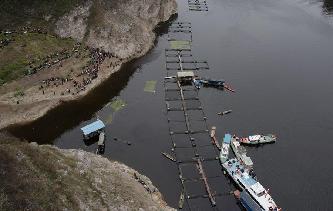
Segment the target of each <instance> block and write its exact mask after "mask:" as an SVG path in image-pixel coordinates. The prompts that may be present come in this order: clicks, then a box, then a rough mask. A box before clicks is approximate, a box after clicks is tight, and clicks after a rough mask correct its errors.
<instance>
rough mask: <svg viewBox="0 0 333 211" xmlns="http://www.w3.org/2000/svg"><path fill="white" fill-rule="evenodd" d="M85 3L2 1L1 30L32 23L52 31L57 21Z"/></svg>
mask: <svg viewBox="0 0 333 211" xmlns="http://www.w3.org/2000/svg"><path fill="white" fill-rule="evenodd" d="M83 1H84V0H52V1H47V0H24V1H21V0H2V1H1V3H0V20H1V21H0V28H15V27H17V26H24V25H26V24H27V22H30V23H32V24H33V25H36V26H40V27H43V28H49V29H52V28H53V27H54V26H53V23H54V22H55V20H57V19H58V18H59V17H60V16H62V15H64V14H65V13H67V12H69V11H70V10H71V9H72V8H73V7H75V6H77V5H78V4H80V3H82V2H83ZM46 17H48V18H49V20H48V18H46Z"/></svg>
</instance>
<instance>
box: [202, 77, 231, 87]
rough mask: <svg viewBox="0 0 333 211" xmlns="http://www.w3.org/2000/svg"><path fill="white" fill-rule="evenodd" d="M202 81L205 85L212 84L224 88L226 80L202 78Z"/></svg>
mask: <svg viewBox="0 0 333 211" xmlns="http://www.w3.org/2000/svg"><path fill="white" fill-rule="evenodd" d="M201 83H202V84H203V85H204V86H212V87H217V88H224V83H225V81H224V80H220V79H202V80H201Z"/></svg>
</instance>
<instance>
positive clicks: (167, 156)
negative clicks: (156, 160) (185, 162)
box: [162, 152, 177, 162]
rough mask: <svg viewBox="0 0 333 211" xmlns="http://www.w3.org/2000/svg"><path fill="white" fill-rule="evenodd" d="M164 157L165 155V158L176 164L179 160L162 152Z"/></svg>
mask: <svg viewBox="0 0 333 211" xmlns="http://www.w3.org/2000/svg"><path fill="white" fill-rule="evenodd" d="M162 155H164V157H166V158H168V159H169V160H171V161H173V162H176V161H177V160H176V159H175V158H174V157H172V156H171V155H169V154H168V153H166V152H162Z"/></svg>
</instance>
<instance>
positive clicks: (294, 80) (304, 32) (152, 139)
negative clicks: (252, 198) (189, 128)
mask: <svg viewBox="0 0 333 211" xmlns="http://www.w3.org/2000/svg"><path fill="white" fill-rule="evenodd" d="M207 3H208V7H209V11H208V12H193V11H192V12H191V11H188V5H187V2H185V1H178V4H179V14H178V17H177V19H178V21H189V22H191V23H192V34H193V44H192V52H193V54H194V56H195V57H196V58H199V59H204V60H207V61H208V63H209V66H210V70H209V71H207V77H214V78H223V79H225V80H226V81H227V82H228V83H229V84H230V85H232V87H233V88H235V89H236V90H237V91H236V93H230V92H224V91H221V90H216V89H210V88H203V89H201V90H200V92H199V95H200V99H201V102H202V104H203V106H204V110H205V113H206V115H207V117H208V123H209V125H210V126H212V125H215V126H217V136H218V137H219V138H220V139H221V138H222V137H223V135H224V133H227V132H228V133H231V134H237V135H239V136H247V135H251V134H256V133H263V134H265V133H274V134H276V135H277V136H278V140H277V143H275V144H270V145H265V146H261V147H247V150H248V155H249V156H250V157H251V158H252V160H253V161H254V168H255V171H256V173H257V176H258V179H259V180H260V182H261V183H262V184H263V185H264V186H265V187H267V188H269V189H270V193H271V195H272V196H273V198H274V200H275V201H276V203H277V204H278V205H279V206H280V207H282V208H283V209H284V210H333V205H332V200H333V196H332V194H331V193H332V191H333V168H332V164H331V159H332V158H333V155H332V152H333V142H332V137H333V109H332V108H333V83H332V81H333V53H332V51H333V15H332V13H333V12H332V11H333V2H332V1H329V0H327V1H324V2H322V1H317V0H208V1H207ZM165 30H166V29H165V28H163V30H162V33H161V34H160V36H159V37H158V38H157V40H156V45H155V47H154V48H153V49H152V50H151V51H150V52H149V54H148V55H146V56H145V57H143V58H141V59H138V60H137V61H134V62H132V63H130V64H128V65H126V66H124V67H123V69H122V70H121V71H120V72H118V73H116V74H114V76H113V77H111V78H110V79H108V80H107V81H106V82H105V83H103V84H102V85H100V86H99V87H97V88H96V89H94V90H93V91H92V92H91V93H90V94H89V95H88V96H86V97H84V98H83V99H82V100H79V101H75V102H70V103H66V104H64V105H62V106H60V107H58V108H56V109H54V110H52V111H51V112H49V113H48V114H47V115H46V116H44V117H42V118H41V119H39V120H37V121H35V122H33V123H30V124H28V125H24V126H16V127H12V128H10V129H9V131H10V132H12V133H13V134H14V135H16V136H18V137H21V138H26V139H28V140H33V141H37V142H39V143H41V144H54V145H56V146H58V147H60V148H81V149H84V150H87V151H91V152H94V151H95V149H96V145H90V146H86V145H85V144H84V143H83V141H82V134H81V131H80V128H81V127H82V126H84V125H86V124H87V123H89V122H91V121H93V120H95V119H96V118H97V117H99V118H100V119H102V120H104V121H105V122H108V124H107V127H106V136H107V143H106V152H105V155H104V156H106V157H108V158H110V159H112V160H118V161H121V162H123V163H125V164H127V165H129V166H130V167H133V168H134V169H137V170H138V171H140V172H141V173H143V174H145V175H146V176H148V177H149V178H150V179H151V180H152V181H153V183H154V184H155V185H156V186H157V187H158V188H159V190H160V191H161V192H162V194H163V195H164V197H165V200H166V201H167V202H168V204H169V205H170V206H173V207H177V206H178V197H179V193H180V182H179V178H178V171H177V167H176V165H175V164H174V163H172V162H170V161H169V160H167V159H165V158H164V157H162V156H161V152H163V151H170V149H171V142H170V137H169V135H168V124H167V118H166V108H165V102H164V87H163V78H164V76H165V75H166V70H165V55H164V49H165V48H167V47H168V42H167V36H166V34H165V32H166V31H165ZM149 80H154V81H157V85H156V92H155V93H150V92H144V86H145V82H146V81H149ZM115 99H118V100H121V101H118V102H124V106H123V107H122V108H120V109H119V110H118V111H115V109H114V108H112V104H111V103H110V102H112V101H114V100H115ZM228 109H232V110H233V113H232V114H230V115H228V116H225V117H221V116H218V115H216V113H217V112H219V111H223V110H228ZM115 137H117V138H118V140H117V141H116V140H114V138H115ZM128 141H130V142H131V145H127V144H126V142H128ZM214 189H215V190H218V191H220V192H227V191H230V190H234V189H235V187H234V186H233V185H232V184H230V182H229V179H228V178H221V181H220V182H219V183H217V185H215V186H214ZM218 208H219V209H221V210H222V209H223V210H240V207H239V206H238V205H237V203H236V200H235V199H234V197H233V196H227V195H226V196H223V197H221V199H220V200H219V206H218ZM201 210H203V208H202V209H201Z"/></svg>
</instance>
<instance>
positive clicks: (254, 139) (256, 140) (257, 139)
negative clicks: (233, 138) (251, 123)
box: [239, 134, 276, 145]
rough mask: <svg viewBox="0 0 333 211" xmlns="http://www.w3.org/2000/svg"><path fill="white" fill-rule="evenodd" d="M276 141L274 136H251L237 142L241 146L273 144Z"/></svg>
mask: <svg viewBox="0 0 333 211" xmlns="http://www.w3.org/2000/svg"><path fill="white" fill-rule="evenodd" d="M275 141H276V136H275V135H273V134H268V135H253V136H249V137H245V138H240V139H239V142H241V143H243V144H251V145H252V144H253V145H254V144H266V143H274V142H275Z"/></svg>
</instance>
